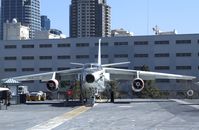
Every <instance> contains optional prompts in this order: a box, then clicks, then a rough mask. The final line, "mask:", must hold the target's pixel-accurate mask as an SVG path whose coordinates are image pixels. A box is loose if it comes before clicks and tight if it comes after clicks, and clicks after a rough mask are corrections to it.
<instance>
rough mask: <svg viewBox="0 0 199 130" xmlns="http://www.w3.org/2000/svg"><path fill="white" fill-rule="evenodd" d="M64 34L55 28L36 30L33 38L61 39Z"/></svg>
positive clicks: (64, 36)
mask: <svg viewBox="0 0 199 130" xmlns="http://www.w3.org/2000/svg"><path fill="white" fill-rule="evenodd" d="M63 38H66V35H64V34H62V32H61V31H59V30H56V29H50V30H42V31H36V33H35V39H63Z"/></svg>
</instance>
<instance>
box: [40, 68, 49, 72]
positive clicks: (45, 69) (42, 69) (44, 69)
mask: <svg viewBox="0 0 199 130" xmlns="http://www.w3.org/2000/svg"><path fill="white" fill-rule="evenodd" d="M39 71H52V68H39Z"/></svg>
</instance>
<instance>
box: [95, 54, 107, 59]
mask: <svg viewBox="0 0 199 130" xmlns="http://www.w3.org/2000/svg"><path fill="white" fill-rule="evenodd" d="M95 58H98V55H95ZM101 58H108V55H105V54H104V55H103V54H102V55H101Z"/></svg>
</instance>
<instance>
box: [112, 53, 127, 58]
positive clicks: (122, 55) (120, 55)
mask: <svg viewBox="0 0 199 130" xmlns="http://www.w3.org/2000/svg"><path fill="white" fill-rule="evenodd" d="M114 57H115V58H128V54H115V55H114Z"/></svg>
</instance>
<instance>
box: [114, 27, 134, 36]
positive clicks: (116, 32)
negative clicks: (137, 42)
mask: <svg viewBox="0 0 199 130" xmlns="http://www.w3.org/2000/svg"><path fill="white" fill-rule="evenodd" d="M111 36H112V37H124V36H133V33H132V32H128V31H126V30H124V29H123V28H120V29H114V30H111Z"/></svg>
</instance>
